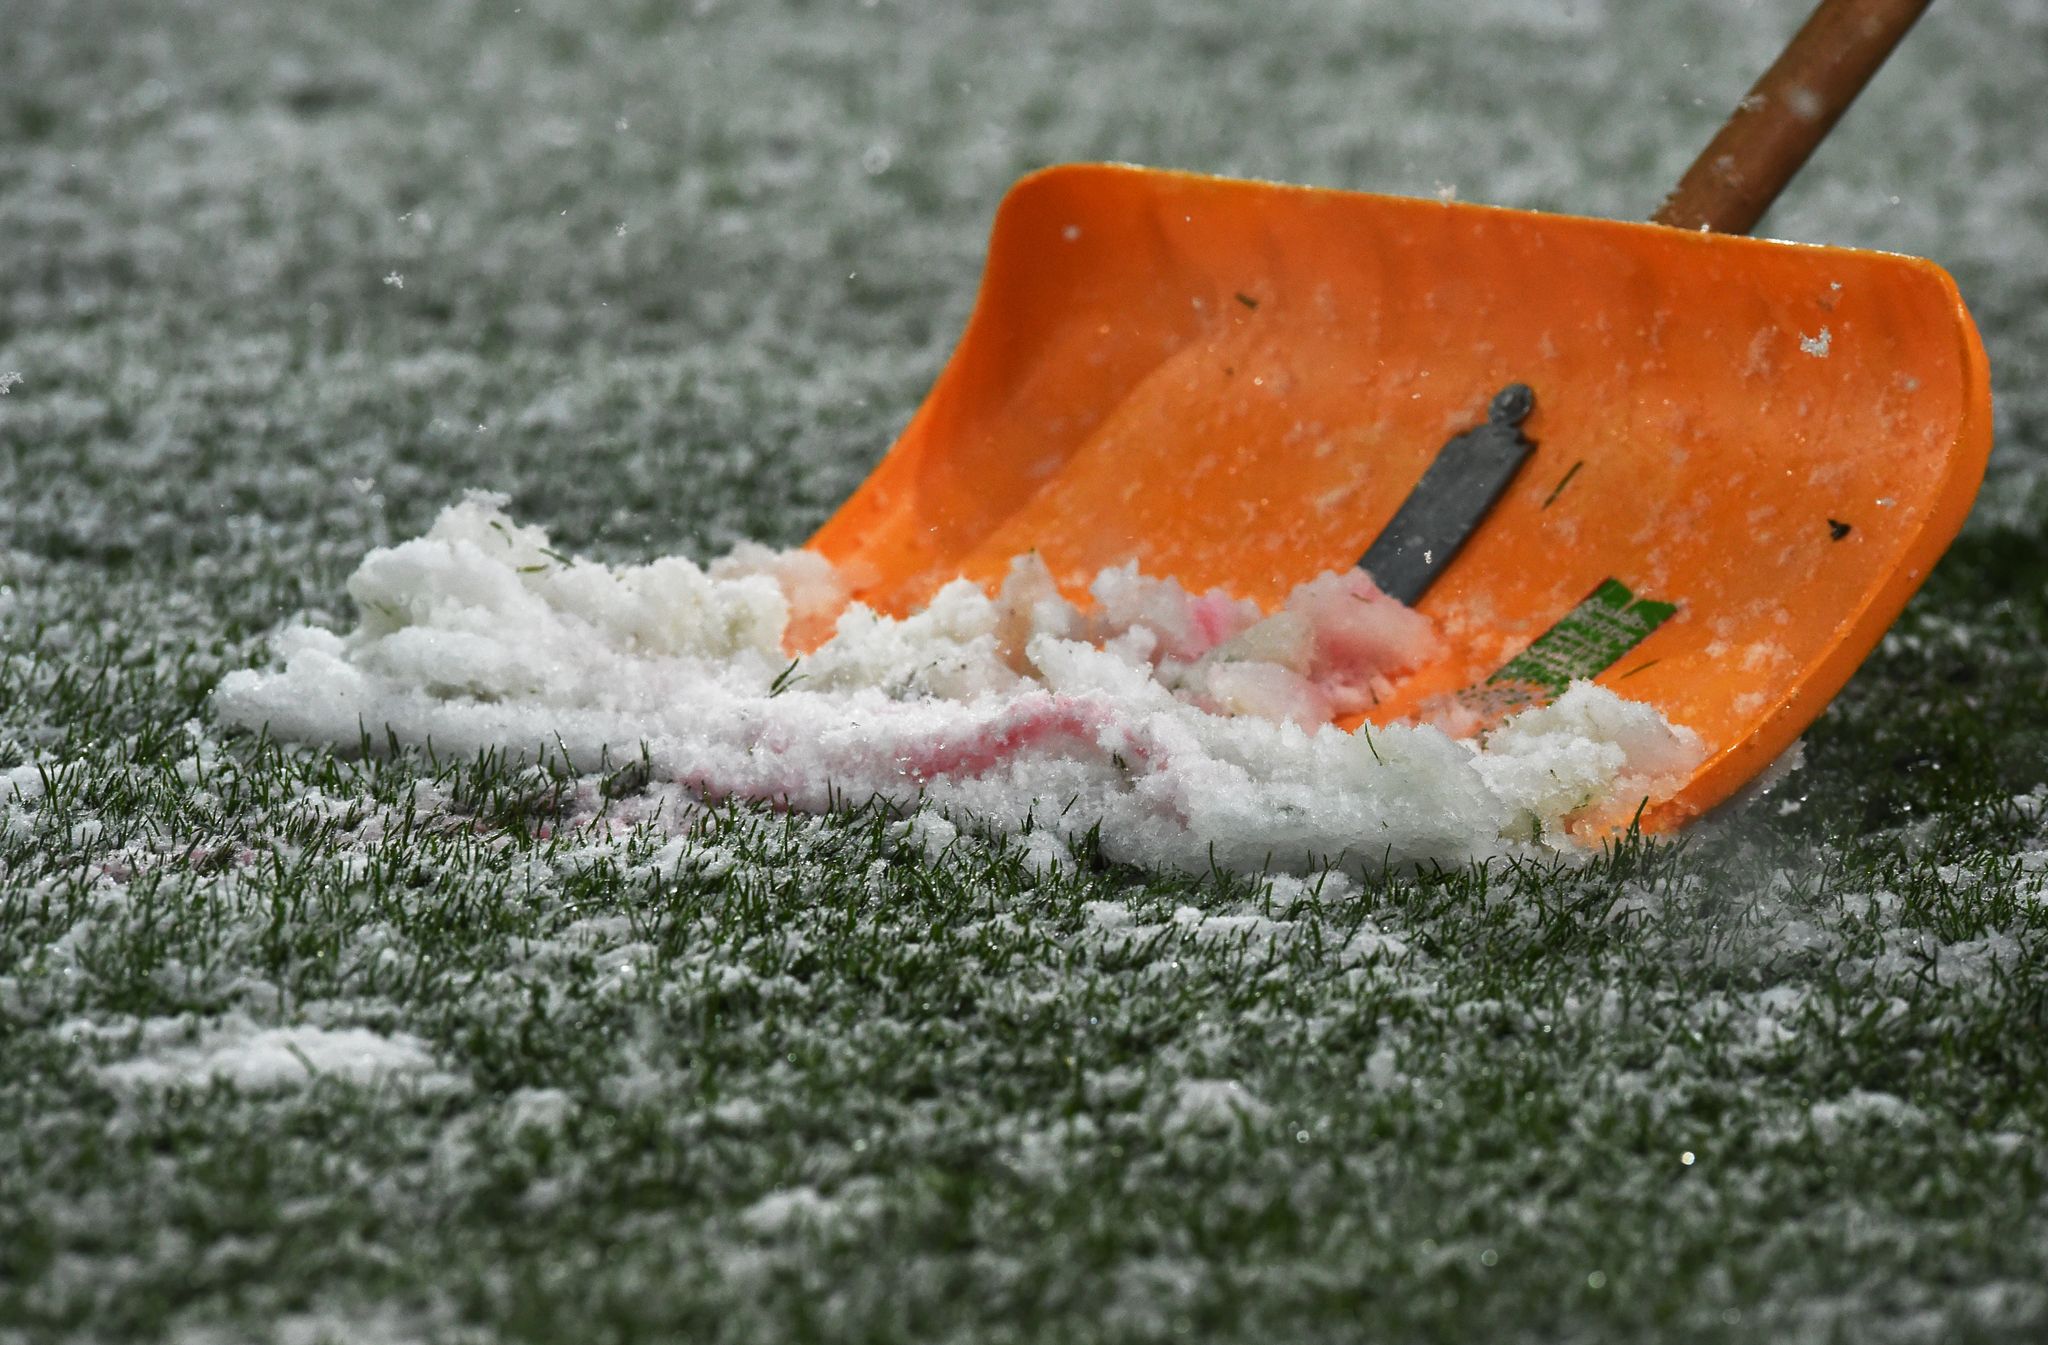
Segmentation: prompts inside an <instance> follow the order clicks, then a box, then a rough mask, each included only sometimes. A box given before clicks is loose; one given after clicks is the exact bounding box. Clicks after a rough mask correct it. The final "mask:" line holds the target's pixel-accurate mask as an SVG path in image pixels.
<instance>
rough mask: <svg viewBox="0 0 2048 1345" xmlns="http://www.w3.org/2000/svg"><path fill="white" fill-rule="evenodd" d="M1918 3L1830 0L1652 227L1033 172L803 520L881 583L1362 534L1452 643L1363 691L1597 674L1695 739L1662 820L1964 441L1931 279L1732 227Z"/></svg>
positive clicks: (1969, 377)
mask: <svg viewBox="0 0 2048 1345" xmlns="http://www.w3.org/2000/svg"><path fill="white" fill-rule="evenodd" d="M1927 3H1928V0H1826V3H1823V4H1822V5H1821V6H1820V8H1819V9H1818V10H1817V11H1816V12H1815V14H1814V16H1813V17H1812V18H1811V19H1810V20H1809V21H1808V22H1807V24H1806V26H1805V27H1804V28H1803V29H1802V30H1801V31H1800V33H1799V34H1798V35H1797V36H1796V37H1795V38H1794V39H1793V41H1792V43H1791V45H1790V46H1789V47H1788V48H1787V49H1786V51H1785V54H1784V55H1783V56H1781V57H1780V58H1779V60H1778V61H1777V63H1776V64H1775V65H1773V66H1772V67H1771V69H1770V70H1769V71H1768V72H1767V73H1766V74H1765V75H1764V77H1763V78H1762V79H1761V80H1760V81H1759V82H1758V83H1757V85H1756V87H1755V88H1754V89H1753V90H1752V91H1751V93H1750V95H1749V96H1748V97H1747V98H1745V99H1744V100H1743V101H1742V103H1741V105H1740V106H1739V108H1738V110H1737V111H1736V113H1735V114H1734V116H1733V118H1732V119H1731V120H1730V121H1729V122H1728V124H1727V125H1726V126H1725V127H1723V129H1722V130H1721V132H1720V134H1719V135H1718V136H1717V137H1716V138H1715V140H1714V141H1713V143H1712V144H1710V145H1709V146H1708V147H1707V149H1706V151H1705V152H1704V153H1703V154H1702V155H1701V156H1700V159H1699V160H1698V162H1696V163H1695V164H1694V165H1693V167H1692V169H1691V170H1690V171H1689V172H1688V173H1687V174H1686V176H1685V178H1684V179H1683V181H1682V182H1681V183H1680V186H1679V188H1678V190H1677V191H1675V192H1674V193H1673V194H1672V196H1671V197H1670V198H1669V199H1668V200H1667V201H1666V202H1665V204H1664V206H1663V208H1662V209H1661V210H1659V211H1658V213H1657V216H1656V220H1655V222H1653V223H1647V224H1632V223H1622V222H1615V221H1609V220H1596V219H1580V218H1572V217H1564V216H1555V215H1545V214H1538V213H1534V212H1529V211H1522V210H1505V209H1497V208H1492V207H1486V206H1477V205H1461V204H1452V203H1446V202H1441V201H1436V200H1411V199H1402V198H1396V197H1386V196H1372V195H1364V194H1359V193H1353V192H1339V191H1326V190H1316V189H1310V188H1305V187H1293V186H1281V185H1276V184H1271V183H1264V182H1245V181H1231V180H1225V179H1220V178H1212V177H1203V176H1197V175H1193V174H1187V173H1176V172H1163V171H1157V170H1151V169H1143V168H1133V167H1124V166H1110V165H1089V164H1083V165H1066V166H1061V167H1055V168H1049V169H1046V170H1044V171H1042V172H1039V173H1035V174H1033V175H1031V176H1029V177H1027V178H1025V179H1024V180H1023V181H1021V182H1019V183H1018V184H1017V185H1016V186H1015V187H1014V188H1013V189H1012V190H1011V191H1010V193H1009V194H1008V196H1007V197H1006V198H1005V199H1004V201H1003V203H1002V206H1001V209H1000V210H999V211H998V213H997V216H996V221H995V229H994V236H993V238H992V241H991V243H990V246H989V258H988V267H987V272H986V275H985V277H984V280H983V284H982V289H981V294H980V297H979V300H978V302H977V306H976V308H975V311H974V315H973V317H972V319H971V321H970V322H969V324H968V327H967V330H966V333H965V335H964V337H963V338H962V340H961V343H960V346H959V348H958V350H957V351H956V352H955V353H954V356H953V358H952V360H951V362H950V363H949V364H948V365H947V366H946V368H945V370H944V372H943V373H942V374H941V375H940V377H939V380H938V383H937V385H936V386H935V387H934V388H933V389H932V392H931V394H930V396H929V397H928V398H927V399H926V401H925V403H924V405H923V406H922V407H920V408H919V410H918V412H917V414H916V415H915V417H914V418H913V419H912V420H911V422H910V424H909V426H908V428H906V429H905V431H904V433H903V435H902V437H901V438H900V439H899V440H898V441H897V443H896V444H895V446H894V447H893V448H892V449H891V450H890V452H889V454H888V456H887V457H886V459H884V461H883V462H882V463H881V464H880V466H879V467H878V468H877V469H876V470H875V472H874V473H873V475H871V476H870V477H869V478H868V480H867V481H866V482H865V483H863V484H862V485H861V487H860V488H859V489H858V490H857V491H856V492H855V493H854V494H853V496H852V497H851V498H850V499H849V500H848V501H847V502H846V504H845V505H844V506H843V507H842V508H841V509H840V510H839V511H838V513H837V514H835V515H834V516H833V517H832V519H831V520H830V521H828V522H827V523H826V524H825V526H824V527H823V528H822V529H821V530H820V531H819V532H818V534H817V536H816V537H815V538H813V539H812V542H811V545H812V546H813V547H814V548H816V549H817V550H819V551H822V552H823V553H824V554H825V555H827V556H829V557H830V558H831V559H833V560H834V561H836V562H838V563H839V564H841V565H842V566H844V567H846V568H847V570H848V572H849V573H850V574H851V575H852V576H853V578H854V579H855V582H856V584H857V585H858V589H857V596H859V597H860V598H862V599H863V600H864V601H867V602H869V603H870V604H872V605H875V606H878V607H880V608H882V609H884V610H891V611H901V610H903V609H905V608H908V607H910V606H913V605H915V604H916V603H918V602H920V601H922V600H923V599H925V598H927V597H928V596H929V595H930V594H931V593H932V591H933V590H934V589H936V588H937V587H938V586H939V585H940V584H941V583H943V582H945V581H946V580H947V579H950V578H952V577H954V576H957V575H966V576H968V577H970V578H972V579H976V580H979V581H982V582H986V583H992V582H994V581H996V580H997V579H999V578H1000V576H1001V575H1002V573H1003V572H1004V570H1005V569H1006V567H1007V564H1008V562H1009V560H1010V558H1011V557H1012V556H1015V555H1017V554H1019V553H1022V552H1026V551H1031V550H1036V551H1038V552H1039V553H1040V554H1041V555H1042V556H1043V557H1044V558H1045V560H1046V561H1047V563H1048V564H1049V565H1050V566H1051V567H1052V569H1053V572H1054V574H1055V575H1057V576H1058V577H1059V578H1060V579H1061V582H1062V583H1063V584H1066V585H1068V586H1070V587H1072V588H1074V589H1075V590H1076V591H1078V589H1079V587H1080V586H1082V585H1085V583H1086V581H1087V579H1088V577H1089V576H1091V575H1093V574H1094V573H1095V572H1096V571H1097V570H1099V569H1101V568H1103V567H1106V566H1112V565H1119V564H1122V563H1124V562H1126V561H1131V560H1136V561H1137V562H1138V564H1139V566H1140V567H1141V568H1142V569H1143V570H1144V571H1145V572H1147V573H1150V574H1159V575H1172V576H1175V577H1177V578H1179V579H1180V580H1181V581H1182V582H1183V583H1184V584H1186V585H1187V586H1188V587H1189V588H1190V589H1191V590H1201V589H1204V588H1208V587H1210V586H1220V587H1222V588H1224V589H1227V590H1229V591H1231V592H1233V593H1236V594H1239V595H1243V596H1247V597H1251V598H1255V599H1258V600H1259V601H1261V602H1263V603H1267V604H1269V605H1270V604H1274V603H1277V602H1278V601H1279V600H1281V599H1282V598H1284V597H1285V595H1286V594H1287V593H1288V591H1289V590H1290V589H1291V588H1292V587H1293V586H1294V585H1296V584H1298V583H1300V582H1301V581H1303V580H1305V579H1308V578H1311V577H1313V576H1314V575H1316V574H1319V573H1321V572H1323V571H1326V570H1331V569H1341V568H1344V567H1346V566H1349V565H1353V564H1356V563H1359V562H1360V557H1361V556H1363V557H1365V562H1364V563H1365V565H1366V568H1367V569H1368V570H1369V571H1372V572H1373V573H1374V574H1375V576H1376V577H1379V578H1381V579H1382V583H1383V586H1384V587H1387V588H1388V589H1389V591H1390V592H1397V591H1398V589H1402V588H1405V589H1406V590H1407V591H1406V593H1405V594H1403V595H1402V596H1408V597H1412V598H1413V599H1414V601H1415V602H1416V605H1417V606H1418V607H1419V608H1420V609H1421V610H1422V611H1423V612H1424V613H1426V614H1428V615H1429V616H1430V617H1431V618H1432V619H1434V621H1435V622H1436V623H1437V626H1438V628H1439V629H1440V630H1441V631H1442V633H1443V634H1444V636H1445V640H1446V645H1447V647H1448V650H1449V652H1448V653H1447V654H1446V655H1445V656H1444V657H1443V658H1442V659H1440V660H1439V661H1438V662H1436V663H1435V664H1433V665H1432V666H1429V667H1427V668H1425V669H1423V670H1422V671H1420V672H1419V673H1417V674H1416V675H1414V676H1413V677H1412V678H1410V679H1409V680H1407V681H1406V682H1404V683H1402V684H1401V685H1400V686H1399V687H1398V688H1397V689H1396V692H1395V694H1394V695H1393V697H1392V698H1391V699H1388V700H1385V701H1384V702H1383V703H1381V704H1380V705H1378V706H1377V707H1376V708H1375V709H1374V710H1373V712H1372V713H1371V715H1370V718H1371V719H1373V720H1374V721H1376V722H1382V723H1384V722H1390V721H1393V720H1397V719H1400V718H1403V717H1406V716H1410V715H1412V714H1414V713H1416V712H1417V711H1418V710H1419V709H1420V708H1421V707H1423V706H1425V705H1426V704H1441V703H1442V699H1443V698H1444V697H1447V696H1450V697H1459V698H1461V699H1463V700H1464V701H1465V702H1466V703H1467V704H1469V705H1471V706H1473V707H1474V708H1475V709H1478V710H1480V711H1482V712H1483V711H1485V710H1486V709H1487V708H1488V707H1489V706H1491V707H1493V708H1495V709H1498V708H1499V707H1500V706H1503V705H1510V704H1518V703H1527V702H1528V701H1530V700H1540V699H1543V698H1545V697H1546V696H1549V695H1553V694H1555V693H1556V692H1558V691H1560V690H1562V689H1563V687H1564V686H1565V685H1567V684H1568V683H1569V682H1570V681H1571V680H1572V679H1573V678H1577V677H1589V678H1593V679H1595V680H1597V681H1599V682H1601V683H1603V684H1606V685H1609V686H1612V687H1613V688H1614V689H1615V690H1617V691H1618V692H1620V693H1621V694H1622V695H1625V696H1627V697H1629V698H1631V699H1634V700H1639V701H1644V702H1647V703H1649V704H1651V705H1654V706H1655V707H1657V708H1658V709H1659V710H1661V711H1662V712H1663V713H1664V714H1665V715H1666V716H1667V717H1669V718H1670V719H1671V720H1672V721H1673V722H1675V723H1679V724H1684V725H1688V726H1690V727H1691V728H1692V729H1693V730H1695V731H1696V732H1698V733H1699V734H1700V736H1701V738H1702V739H1703V740H1704V742H1705V744H1706V747H1707V759H1706V762H1705V764H1704V765H1702V766H1701V767H1700V769H1699V770H1698V772H1697V773H1696V774H1695V775H1694V776H1693V778H1692V779H1691V781H1690V782H1689V783H1688V784H1687V785H1686V786H1685V787H1684V788H1683V789H1681V790H1680V791H1679V792H1678V794H1677V795H1676V796H1675V797H1673V798H1672V799H1670V800H1668V801H1666V802H1665V803H1663V804H1661V805H1659V806H1658V807H1656V808H1654V809H1652V810H1650V811H1649V812H1648V813H1646V814H1645V815H1644V816H1643V818H1642V821H1643V824H1644V826H1645V827H1646V828H1649V829H1666V828H1669V827H1671V826H1674V825H1677V824H1678V823H1680V822H1682V821H1684V820H1685V819H1686V818H1688V817H1691V816H1693V815H1696V814H1697V813H1699V812H1701V811H1703V810H1705V809H1707V808H1709V807H1712V806H1713V805H1714V804H1716V803H1719V802H1721V801H1722V800H1724V799H1726V798H1727V797H1728V796H1729V795H1731V794H1732V793H1734V792H1735V791H1736V790H1737V789H1738V788H1739V787H1740V786H1741V785H1742V784H1743V783H1744V782H1745V781H1747V780H1749V779H1750V778H1751V777H1753V776H1755V775H1756V774H1757V773H1758V772H1759V771H1761V770H1762V769H1763V768H1764V767H1765V766H1767V765H1768V764H1769V763H1770V762H1771V761H1773V760H1774V759H1775V758H1777V757H1778V756H1779V755H1780V754H1781V753H1782V752H1784V751H1785V750H1786V749H1787V748H1788V747H1789V746H1790V745H1791V743H1792V742H1793V740H1794V739H1795V738H1797V737H1798V735H1799V734H1800V733H1801V732H1802V731H1803V730H1804V729H1805V728H1806V726H1807V725H1808V724H1810V723H1811V722H1812V721H1813V719H1814V718H1815V716H1817V715H1818V714H1819V713H1820V712H1821V710H1822V708H1823V707H1824V706H1825V705H1826V704H1827V702H1828V700H1829V699H1830V698H1831V697H1832V696H1833V695H1834V694H1835V692H1836V691H1838V690H1839V689H1840V688H1841V686H1842V684H1843V683H1844V682H1846V681H1847V680H1848V678H1849V675H1850V674H1851V673H1852V672H1853V671H1854V670H1855V668H1856V666H1857V665H1858V664H1859V663H1860V662H1861V661H1862V660H1863V658H1864V656H1865V655H1866V654H1868V653H1869V651H1870V649H1871V648H1872V647H1873V646H1874V645H1875V644H1876V642H1877V640H1878V638H1879V637H1880V636H1881V635H1882V634H1883V633H1884V631H1885V629H1886V627H1888V626H1889V625H1890V624H1891V622H1892V621H1893V619H1894V618H1896V617H1897V616H1898V614H1899V612H1900V610H1901V609H1902V608H1903V607H1904V606H1905V603H1906V600H1907V599H1908V598H1909V597H1910V596H1911V595H1912V594H1913V592H1914V591H1915V590H1916V589H1917V588H1918V587H1919V585H1920V583H1921V581H1922V580H1923V579H1924V578H1925V577H1926V575H1927V572H1928V570H1929V568H1930V567H1931V566H1932V565H1933V564H1934V562H1935V560H1936V559H1937V558H1938V557H1939V556H1940V555H1941V553H1942V551H1943V550H1944V549H1945V548H1946V546H1947V545H1948V543H1949V541H1950V540H1951V539H1952V538H1953V537H1954V536H1955V534H1956V531H1957V530H1958V529H1959V528H1960V527H1961V526H1962V522H1963V518H1964V516H1965V514H1966V513H1967V512H1968V510H1969V507H1970V502H1971V499H1972V498H1973V496H1974V495H1975V493H1976V488H1977V485H1978V483H1979V481H1980V480H1981V479H1982V476H1983V470H1984V463H1985V458H1986V456H1987V454H1988V452H1989V449H1990V436H1991V394H1990V384H1989V374H1988V371H1987V368H1986V364H1985V358H1984V351H1983V348H1982V346H1981V344H1980V343H1979V341H1978V337H1977V333H1976V330H1975V328H1974V326H1973V325H1972V323H1971V321H1970V318H1969V315H1968V313H1967V312H1966V311H1965V309H1964V307H1963V303H1962V300H1961V298H1960V296H1959V295H1958V294H1957V291H1956V287H1955V283H1954V282H1953V281H1952V280H1951V279H1950V278H1949V276H1948V275H1947V273H1945V272H1944V271H1943V270H1942V269H1941V268H1940V267H1938V266H1935V265H1934V264H1933V263H1931V262H1927V261H1922V260H1919V259H1917V258H1912V257H1903V256H1896V255H1892V254H1886V253H1878V252H1866V251H1857V250H1851V249H1843V248H1827V247H1813V246H1805V245H1799V244H1789V243H1778V242H1765V241H1758V240H1752V239H1748V238H1743V237H1734V236H1730V235H1732V234H1740V233H1742V232H1744V231H1746V230H1747V229H1749V228H1750V227H1751V226H1752V225H1753V224H1754V223H1755V221H1756V219H1757V218H1758V217H1759V216H1760V215H1761V214H1762V213H1763V210H1764V209H1765V207H1767V206H1768V205H1769V203H1770V201H1771V199H1772V198H1773V197H1774V196H1775V195H1776V194H1777V191H1778V189H1779V188H1780V187H1782V186H1783V185H1784V183H1785V182H1786V181H1787V180H1788V179H1789V178H1790V177H1791V176H1792V174H1793V173H1794V172H1795V171H1796V170H1797V168H1798V167H1799V165H1800V164H1801V163H1802V162H1803V161H1804V159H1805V158H1806V156H1807V154H1808V153H1809V152H1810V151H1811V150H1812V148H1813V147H1814V145H1816V144H1817V143H1818V142H1819V140H1820V138H1821V137H1822V135H1824V134H1825V132H1826V131H1827V129H1828V128H1829V127H1830V126H1831V125H1832V124H1833V122H1834V120H1835V118H1836V117H1838V116H1839V115H1840V114H1841V112H1842V111H1843V109H1844V108H1846V106H1847V105H1848V103H1849V102H1850V100H1851V99H1852V98H1853V97H1854V96H1855V94H1856V92H1857V91H1858V90H1859V89H1860V88H1861V87H1862V85H1863V83H1864V82H1865V81H1866V80H1867V79H1868V78H1869V76H1870V75H1871V74H1872V73H1873V72H1874V71H1875V70H1876V68H1877V67H1878V65H1879V64H1881V63H1882V61H1883V59H1884V57H1885V55H1886V54H1888V53H1889V51H1890V49H1891V47H1892V46H1893V45H1894V44H1895V43H1896V42H1897V41H1898V40H1899V38H1901V37H1902V36H1903V35H1904V33H1905V31H1906V30H1907V29H1908V28H1909V27H1910V26H1911V24H1912V22H1913V20H1914V19H1915V18H1917V17H1918V16H1919V13H1920V11H1921V10H1923V9H1924V8H1925V7H1926V5H1927ZM1475 427H1479V428H1478V429H1477V430H1476V431H1475ZM1447 440H1448V441H1449V442H1448V443H1447ZM1396 571H1399V572H1400V574H1401V576H1402V577H1401V581H1400V583H1399V585H1396V584H1394V583H1388V582H1387V575H1388V574H1392V573H1394V572H1396ZM1411 581H1412V582H1411ZM1355 722H1356V721H1352V723H1355ZM1347 726H1349V725H1347Z"/></svg>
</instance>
